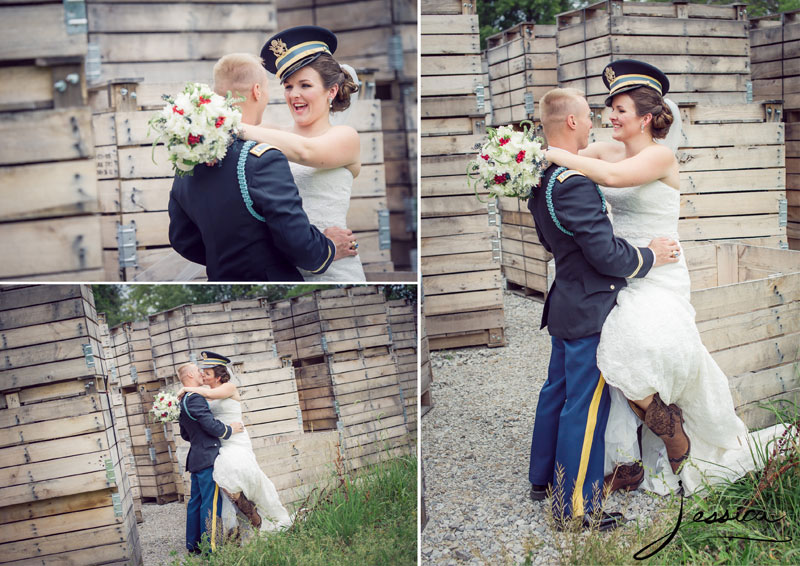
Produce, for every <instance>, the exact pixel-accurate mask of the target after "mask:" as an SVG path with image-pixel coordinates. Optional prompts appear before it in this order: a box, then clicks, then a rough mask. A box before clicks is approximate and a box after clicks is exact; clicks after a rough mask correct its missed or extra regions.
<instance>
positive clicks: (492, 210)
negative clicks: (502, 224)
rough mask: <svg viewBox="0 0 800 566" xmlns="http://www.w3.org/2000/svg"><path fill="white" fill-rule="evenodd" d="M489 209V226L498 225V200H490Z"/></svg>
mask: <svg viewBox="0 0 800 566" xmlns="http://www.w3.org/2000/svg"><path fill="white" fill-rule="evenodd" d="M487 209H488V212H489V226H497V201H496V200H490V201H489V204H488V206H487Z"/></svg>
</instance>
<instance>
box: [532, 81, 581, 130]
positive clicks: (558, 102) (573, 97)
mask: <svg viewBox="0 0 800 566" xmlns="http://www.w3.org/2000/svg"><path fill="white" fill-rule="evenodd" d="M583 98H584V96H583V92H581V91H580V90H578V89H577V88H554V89H553V90H551V91H548V92H547V94H545V95H544V96H543V97H542V99H541V100H540V101H539V112H540V114H541V115H542V127H543V128H545V129H548V128H550V129H552V128H554V127H555V128H557V127H559V125H560V124H563V123H564V120H566V118H567V116H569V115H570V114H577V113H578V112H580V110H581V103H580V101H581V100H583Z"/></svg>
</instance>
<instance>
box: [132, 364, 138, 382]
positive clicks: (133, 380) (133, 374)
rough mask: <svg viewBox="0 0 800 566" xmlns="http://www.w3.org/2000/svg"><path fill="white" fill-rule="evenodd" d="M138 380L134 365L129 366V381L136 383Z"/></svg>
mask: <svg viewBox="0 0 800 566" xmlns="http://www.w3.org/2000/svg"><path fill="white" fill-rule="evenodd" d="M138 380H139V373H138V372H137V371H136V366H131V381H132V382H133V383H136V382H137V381H138Z"/></svg>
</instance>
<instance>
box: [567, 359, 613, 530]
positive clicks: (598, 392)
mask: <svg viewBox="0 0 800 566" xmlns="http://www.w3.org/2000/svg"><path fill="white" fill-rule="evenodd" d="M605 384H606V380H605V379H603V374H602V373H601V374H600V379H599V380H598V381H597V387H595V388H594V395H593V396H592V402H591V403H590V404H589V414H588V415H587V417H586V430H585V432H584V433H583V448H582V449H581V461H580V464H579V465H578V477H577V479H576V480H575V491H573V492H572V515H573V516H574V517H579V516H581V515H583V482H584V481H585V480H586V470H587V469H588V468H589V456H590V455H591V453H592V439H593V438H594V429H595V427H596V426H597V408H598V407H599V406H600V398H601V397H602V396H603V386H604V385H605Z"/></svg>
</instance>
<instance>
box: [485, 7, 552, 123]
mask: <svg viewBox="0 0 800 566" xmlns="http://www.w3.org/2000/svg"><path fill="white" fill-rule="evenodd" d="M486 41H487V49H486V63H487V67H488V75H489V89H490V91H491V104H492V112H491V120H490V123H491V124H492V125H494V126H503V125H506V124H510V123H512V122H519V121H521V120H532V119H533V118H534V115H535V116H537V117H538V116H539V104H538V101H539V99H541V98H542V96H544V94H545V93H546V92H547V91H549V90H552V89H554V88H555V87H557V86H558V76H557V75H558V71H557V70H556V67H557V65H556V59H557V57H556V26H554V25H549V26H548V25H535V24H533V23H530V22H525V23H521V24H517V25H515V26H513V27H511V28H509V29H507V30H505V31H502V32H500V33H498V34H495V35H493V36H491V37H489V38H487V40H486Z"/></svg>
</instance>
